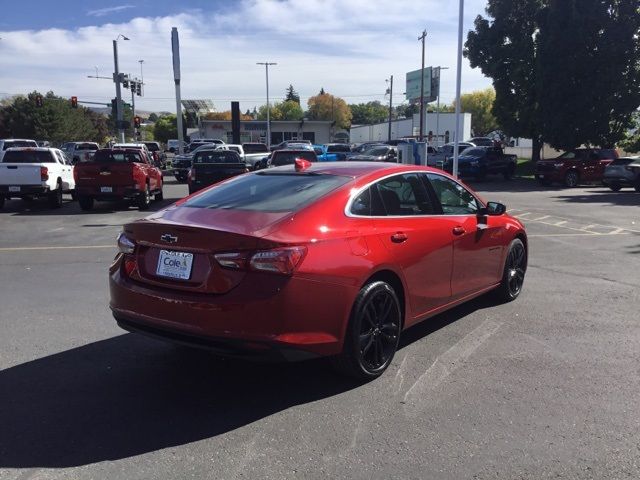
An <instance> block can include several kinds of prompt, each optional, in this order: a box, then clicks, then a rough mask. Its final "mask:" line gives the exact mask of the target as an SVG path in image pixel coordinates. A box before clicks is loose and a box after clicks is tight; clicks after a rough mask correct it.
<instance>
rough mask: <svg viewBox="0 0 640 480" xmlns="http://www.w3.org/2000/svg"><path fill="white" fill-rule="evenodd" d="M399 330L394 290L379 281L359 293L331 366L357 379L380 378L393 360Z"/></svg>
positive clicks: (398, 303)
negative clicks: (339, 349)
mask: <svg viewBox="0 0 640 480" xmlns="http://www.w3.org/2000/svg"><path fill="white" fill-rule="evenodd" d="M401 328H402V308H401V307H400V301H399V300H398V296H397V295H396V292H395V290H394V289H393V287H391V285H389V284H388V283H386V282H382V281H375V282H371V283H369V284H367V285H365V286H364V287H362V289H361V290H360V292H359V293H358V296H357V297H356V300H355V302H354V304H353V308H352V309H351V316H350V318H349V324H348V325H347V331H346V336H345V340H344V346H343V350H342V353H340V354H339V355H337V356H335V357H332V359H331V360H332V365H333V367H334V368H335V369H336V370H337V371H339V372H340V373H343V374H345V375H348V376H350V377H354V378H357V379H358V380H371V379H374V378H376V377H379V376H380V375H382V373H383V372H384V371H385V370H386V369H387V367H388V366H389V365H390V364H391V361H392V360H393V356H394V354H395V352H396V350H397V348H398V341H399V338H400V330H401Z"/></svg>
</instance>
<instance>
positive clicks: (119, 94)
mask: <svg viewBox="0 0 640 480" xmlns="http://www.w3.org/2000/svg"><path fill="white" fill-rule="evenodd" d="M120 37H122V39H123V40H129V39H128V38H127V37H125V36H124V35H122V34H120V35H118V36H117V37H116V39H115V40H114V41H113V70H114V71H113V81H114V82H115V83H116V122H117V127H118V134H119V136H120V142H121V143H124V129H123V128H122V119H123V115H124V112H123V108H122V92H121V90H120V81H121V78H120V71H119V69H118V39H119V38H120ZM96 76H97V75H96Z"/></svg>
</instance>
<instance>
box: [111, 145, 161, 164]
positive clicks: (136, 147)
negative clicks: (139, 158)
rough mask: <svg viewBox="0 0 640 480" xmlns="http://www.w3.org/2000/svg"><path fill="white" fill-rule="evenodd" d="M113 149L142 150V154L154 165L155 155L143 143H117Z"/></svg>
mask: <svg viewBox="0 0 640 480" xmlns="http://www.w3.org/2000/svg"><path fill="white" fill-rule="evenodd" d="M111 148H114V149H133V150H140V151H141V152H142V154H143V155H144V156H145V157H146V158H147V161H148V162H149V163H150V164H154V162H153V155H151V152H150V151H149V149H148V148H147V146H146V145H145V144H144V143H142V142H132V143H115V144H114V145H113V146H112V147H111Z"/></svg>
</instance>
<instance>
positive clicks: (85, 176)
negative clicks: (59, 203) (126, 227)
mask: <svg viewBox="0 0 640 480" xmlns="http://www.w3.org/2000/svg"><path fill="white" fill-rule="evenodd" d="M73 175H74V177H75V181H76V196H77V198H78V202H79V203H80V208H81V209H82V210H85V211H87V210H91V209H92V208H93V202H94V200H107V201H122V200H125V201H131V202H134V203H135V204H136V206H137V207H138V209H140V210H146V209H148V208H149V204H150V203H151V196H152V195H153V196H154V198H155V199H156V200H162V171H161V170H160V169H159V168H157V167H155V166H154V165H153V164H151V163H150V161H149V160H148V159H147V157H146V155H145V154H144V153H142V152H141V151H140V150H135V149H113V150H111V149H102V150H98V151H97V152H96V154H95V156H94V157H93V160H92V161H90V162H81V163H78V164H76V165H75V167H74V170H73Z"/></svg>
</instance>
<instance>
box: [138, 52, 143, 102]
mask: <svg viewBox="0 0 640 480" xmlns="http://www.w3.org/2000/svg"><path fill="white" fill-rule="evenodd" d="M138 63H139V64H140V93H141V94H142V95H144V75H143V74H142V64H143V63H144V60H138Z"/></svg>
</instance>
